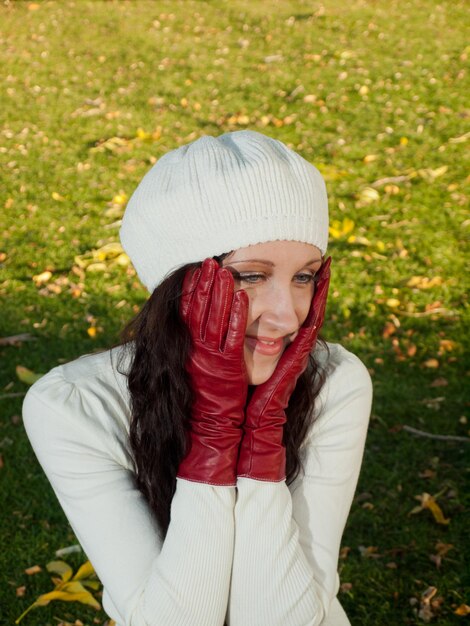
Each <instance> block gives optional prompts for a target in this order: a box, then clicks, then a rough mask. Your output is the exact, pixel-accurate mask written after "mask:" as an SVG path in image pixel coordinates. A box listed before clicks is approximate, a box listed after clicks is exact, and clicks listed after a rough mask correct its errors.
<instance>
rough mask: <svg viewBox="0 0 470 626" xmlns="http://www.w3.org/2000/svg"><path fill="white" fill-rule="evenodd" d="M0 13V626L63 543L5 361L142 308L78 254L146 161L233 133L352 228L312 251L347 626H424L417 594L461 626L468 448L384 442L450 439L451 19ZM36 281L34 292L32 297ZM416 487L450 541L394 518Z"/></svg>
mask: <svg viewBox="0 0 470 626" xmlns="http://www.w3.org/2000/svg"><path fill="white" fill-rule="evenodd" d="M0 14H1V23H2V26H1V39H2V47H1V52H0V55H1V56H0V59H1V63H0V67H1V70H0V71H1V72H2V84H3V85H4V88H5V89H4V92H3V96H2V113H3V118H4V121H5V124H4V129H3V131H2V146H3V147H2V148H1V152H0V157H1V160H2V163H3V168H2V174H1V176H2V184H1V189H0V193H1V200H0V202H1V206H2V216H3V220H2V221H3V225H2V235H3V237H2V239H3V244H2V245H3V248H2V249H1V250H0V253H2V256H1V257H0V263H1V267H0V272H1V277H0V293H1V295H2V300H3V301H2V317H1V324H2V327H1V330H0V336H3V337H6V336H10V335H16V334H19V333H24V332H28V333H30V334H31V335H33V336H34V337H35V339H36V340H35V341H31V342H23V343H20V344H17V345H14V346H3V347H0V356H1V359H0V376H1V390H0V396H1V399H0V402H1V421H0V429H1V430H0V453H1V455H2V460H3V467H2V468H1V469H0V481H1V493H2V511H3V514H2V516H1V519H0V537H1V541H2V545H3V546H4V548H3V550H2V552H1V554H0V571H1V574H0V580H1V584H0V606H1V607H2V616H1V617H0V623H2V624H13V623H14V619H15V618H17V617H18V616H19V615H20V614H21V613H22V611H23V610H24V609H25V608H26V607H27V606H28V605H29V604H30V603H31V602H32V601H33V600H34V599H35V598H36V597H37V595H39V594H40V593H44V592H46V591H49V590H50V589H51V584H50V579H49V576H48V575H47V574H46V573H44V571H42V572H41V573H39V574H37V575H34V576H27V575H26V574H25V573H24V570H25V569H26V568H27V567H29V566H31V565H34V564H39V565H41V566H42V567H43V569H44V566H45V564H46V563H47V562H48V561H50V560H52V559H53V558H54V552H55V550H57V549H58V548H61V547H64V546H67V545H70V544H71V543H75V538H74V536H73V533H72V531H71V530H70V528H69V527H68V524H67V522H66V520H65V517H64V515H63V513H62V511H61V510H60V508H59V507H58V504H57V502H56V499H55V496H54V494H53V492H52V490H51V489H50V487H49V484H48V482H47V480H46V479H45V477H44V476H43V474H42V472H41V470H40V468H39V466H38V464H37V462H36V460H35V458H34V456H33V454H32V452H31V449H30V446H29V443H28V441H27V439H26V436H25V433H24V430H23V428H22V425H21V419H20V418H19V417H18V416H20V414H21V397H13V398H10V397H5V394H11V393H23V392H24V391H25V390H26V385H25V384H24V383H21V382H20V381H19V380H18V378H17V376H16V372H15V368H16V366H18V365H22V366H25V367H28V368H30V369H32V370H34V371H37V372H46V371H48V370H49V369H50V368H51V367H53V366H55V365H56V364H58V363H62V362H64V361H68V360H70V359H73V358H75V357H77V356H79V355H80V354H84V353H86V352H91V351H94V350H97V349H100V348H105V347H107V346H109V345H111V344H112V343H113V342H114V341H115V340H116V337H117V333H118V331H119V329H120V328H121V327H122V326H123V325H124V323H125V322H126V321H127V320H128V319H129V318H130V317H132V315H133V314H134V312H135V311H136V310H137V309H138V307H139V306H140V305H141V304H142V303H143V302H144V300H145V298H146V293H145V291H144V290H143V288H142V287H141V286H140V285H139V283H138V282H137V279H136V277H135V275H134V274H133V272H132V270H131V269H130V268H128V267H127V268H126V267H121V266H117V265H113V264H112V263H110V262H108V261H106V262H105V265H106V267H105V270H104V271H101V272H100V271H98V272H92V271H91V270H86V271H85V270H80V269H79V268H78V266H77V261H76V259H75V257H76V256H78V255H87V254H88V253H90V251H91V250H93V249H97V248H99V247H100V246H102V245H104V244H105V243H108V242H114V241H116V240H117V232H118V226H117V224H116V222H117V220H118V219H119V215H120V213H121V212H122V201H121V200H120V199H119V198H117V199H116V196H118V195H119V194H120V195H129V194H130V193H131V192H132V190H133V189H134V188H135V186H136V184H137V182H138V181H139V179H140V178H141V177H142V175H143V174H144V173H145V172H146V171H147V170H148V168H149V167H150V165H151V163H153V162H154V160H155V159H156V158H158V157H159V156H161V155H162V154H164V153H165V152H166V151H167V150H168V149H171V148H174V147H177V146H178V145H181V144H182V143H186V142H187V141H190V140H191V139H193V138H196V137H198V136H200V135H202V134H220V133H222V132H225V131H228V130H234V129H238V128H245V127H249V128H253V129H256V130H260V131H261V132H265V133H267V134H270V135H272V136H274V137H276V138H279V139H281V140H282V141H284V142H286V143H288V144H289V145H291V146H292V147H294V148H295V149H297V150H298V151H299V152H300V153H301V154H303V155H304V156H305V157H306V158H307V159H309V160H311V161H312V162H314V163H315V164H316V165H317V166H318V167H319V168H320V169H322V171H323V172H324V175H325V178H326V180H327V185H328V190H329V196H330V209H331V217H332V219H334V220H338V221H339V222H340V224H339V230H340V231H341V229H342V228H344V227H345V226H346V224H345V222H344V220H345V219H346V218H347V219H351V220H353V222H354V227H353V230H352V231H351V232H350V233H349V234H344V235H340V236H337V237H332V240H331V243H330V252H331V254H332V256H333V262H334V265H333V269H334V274H333V280H332V291H331V293H332V297H331V299H330V308H329V318H328V321H327V325H326V330H325V334H326V336H327V338H328V339H329V340H331V341H337V342H341V343H342V344H343V345H345V346H346V347H347V348H349V349H350V350H352V351H353V352H355V353H356V354H358V355H359V356H360V357H361V358H362V360H363V361H364V362H365V363H366V365H367V366H368V367H369V369H370V371H371V373H372V376H373V380H374V388H375V399H374V407H373V415H372V420H371V426H370V432H369V437H368V441H367V447H366V452H365V458H364V465H363V471H362V474H361V478H360V483H359V486H358V490H357V495H356V499H355V502H354V505H353V508H352V511H351V516H350V518H349V521H348V525H347V528H346V531H345V535H344V538H343V557H344V558H342V559H341V560H340V569H341V581H342V583H343V586H342V588H341V592H340V599H341V602H342V604H343V605H344V607H345V609H346V611H347V613H348V615H349V616H350V619H351V622H352V624H353V625H358V626H359V625H360V626H368V625H370V626H377V625H387V626H389V625H397V626H398V625H403V624H406V625H411V624H422V623H424V617H423V616H421V617H420V616H419V615H418V611H419V608H420V602H421V600H422V596H423V594H424V593H425V592H426V590H427V589H428V588H429V587H435V588H437V592H436V594H435V596H434V598H433V602H434V605H433V606H432V607H431V609H432V611H431V612H432V614H433V617H432V620H431V621H432V623H436V624H439V625H440V626H450V625H453V624H459V623H462V620H463V619H464V618H463V617H459V616H458V615H456V614H455V610H456V609H457V607H459V606H460V605H462V604H464V603H467V604H469V597H468V595H467V596H466V595H465V594H466V593H467V594H468V589H469V577H468V573H467V572H468V568H466V567H465V566H464V553H465V551H466V550H467V551H468V526H467V527H466V525H465V521H466V520H465V512H464V511H465V505H466V500H468V487H467V489H466V486H467V485H468V483H466V476H467V475H468V470H467V465H466V458H465V455H466V454H467V459H468V449H469V446H468V443H463V442H456V441H440V440H433V439H429V438H416V437H414V436H413V435H411V434H410V433H408V432H406V431H404V430H402V428H401V427H402V426H403V425H404V424H406V425H409V426H413V427H415V428H418V429H421V430H425V431H428V432H432V433H437V434H445V435H449V436H460V437H468V423H467V417H468V416H467V414H466V411H467V410H468V398H466V396H465V388H466V387H468V381H467V382H466V379H468V371H469V365H468V360H466V355H468V343H467V342H468V330H467V329H468V324H469V319H468V317H469V316H468V303H467V296H466V293H467V287H468V285H467V278H466V277H467V275H468V274H466V271H465V262H466V258H465V255H464V253H463V250H464V246H465V243H467V242H468V228H469V220H468V213H466V202H467V189H466V185H468V178H466V177H467V174H468V172H467V169H466V164H465V159H464V148H465V140H466V138H468V135H464V133H465V128H464V126H465V122H466V121H467V120H468V116H469V111H468V109H466V108H465V101H464V94H465V93H468V91H469V89H468V70H466V69H465V65H466V63H467V61H468V56H469V54H470V50H469V48H468V46H467V43H466V40H465V34H466V33H465V23H466V15H467V7H466V5H465V3H464V2H457V1H456V2H450V1H442V2H437V1H435V0H416V1H415V2H398V1H396V0H388V1H387V2H385V1H384V0H377V1H376V2H374V3H371V2H365V1H358V0H352V1H348V2H346V1H345V0H336V1H333V0H324V1H323V2H322V3H320V2H313V3H312V2H307V1H305V2H302V1H300V0H296V1H288V0H279V1H277V2H274V1H273V0H269V1H266V2H259V3H253V2H248V1H247V0H245V1H242V0H232V2H226V1H224V0H222V1H220V2H210V1H208V2H203V1H196V0H186V1H184V2H183V1H179V2H178V1H172V2H168V1H166V2H165V1H162V2H158V3H155V2H147V1H142V0H136V1H135V2H126V1H122V2H112V1H108V2H105V1H101V0H96V1H94V2H87V1H85V0H83V1H82V0H75V2H66V1H64V2H54V1H50V2H37V3H33V2H20V1H18V2H15V1H14V0H10V1H4V2H3V3H2V7H1V8H0ZM139 129H141V130H139ZM116 137H117V138H119V141H117V142H116V141H114V143H113V141H111V142H110V141H108V140H110V139H112V138H116ZM445 168H447V169H445ZM390 177H392V178H393V180H392V181H390V182H388V183H387V182H380V181H381V180H382V179H384V178H390ZM397 177H398V178H397ZM374 183H376V184H375V186H374ZM368 188H372V189H375V191H376V192H377V194H375V195H371V192H370V191H365V192H364V190H367V189H368ZM113 199H114V200H113ZM351 235H353V236H354V237H355V239H351V238H350V236H351ZM46 270H49V271H50V272H51V273H52V276H51V278H50V279H49V281H47V282H45V283H43V284H38V281H34V280H32V277H33V276H37V275H39V274H41V273H42V272H44V271H46ZM413 277H415V283H416V280H417V281H418V282H417V284H416V285H415V286H410V283H409V281H410V279H412V278H413ZM416 277H426V278H427V279H429V280H430V281H431V282H429V280H428V282H426V281H424V280H423V279H419V278H418V279H416ZM432 279H434V280H432ZM412 284H413V283H411V285H412ZM90 328H91V329H95V330H94V331H93V330H91V331H90V330H89V329H90ZM93 333H94V336H92V335H93ZM390 333H392V334H390ZM466 401H467V403H466ZM425 492H426V493H430V494H434V495H436V494H437V501H438V503H439V505H440V506H441V508H442V510H443V512H444V515H445V516H446V517H447V518H449V519H450V523H449V524H448V525H442V524H438V523H436V521H435V520H434V518H433V516H432V514H431V512H430V511H429V510H424V511H422V512H421V513H418V514H415V515H410V514H409V513H410V511H411V509H413V507H415V506H416V505H417V504H418V502H417V500H416V499H415V496H417V495H420V494H423V493H425ZM443 544H445V545H447V546H449V545H451V546H452V547H451V548H449V549H448V551H447V553H446V554H444V555H443V556H442V558H441V562H440V564H439V561H438V559H436V557H435V556H432V555H438V554H439V551H440V552H441V553H442V552H443V551H445V548H442V545H443ZM430 557H432V558H430ZM69 560H70V562H71V563H72V564H74V565H78V564H79V563H80V562H81V561H82V560H83V556H80V555H75V557H73V558H71V559H69ZM438 565H439V566H438ZM21 586H26V589H25V595H24V596H21V597H17V595H16V589H17V588H18V587H21ZM77 619H80V620H81V621H82V622H83V623H84V624H87V625H88V624H93V623H103V622H104V621H105V619H106V618H105V615H104V613H99V614H96V613H95V612H94V611H92V610H91V609H87V608H85V607H82V605H79V604H75V603H73V604H67V605H66V604H64V603H52V604H51V605H49V606H48V607H45V608H41V609H38V610H36V611H33V612H32V613H30V614H29V615H28V616H27V617H26V618H25V621H24V624H25V626H48V625H53V624H57V623H58V622H60V621H62V622H66V621H68V622H70V623H73V622H74V621H75V620H77Z"/></svg>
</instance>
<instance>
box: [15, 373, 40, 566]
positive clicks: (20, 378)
mask: <svg viewBox="0 0 470 626" xmlns="http://www.w3.org/2000/svg"><path fill="white" fill-rule="evenodd" d="M18 367H21V366H18ZM18 367H17V368H16V369H17V370H18ZM22 369H26V368H24V367H23V368H22ZM28 371H29V370H28ZM20 380H21V378H20ZM39 572H42V568H41V567H39V565H33V566H32V567H28V568H27V569H25V571H24V573H25V574H28V576H32V575H33V574H38V573H39Z"/></svg>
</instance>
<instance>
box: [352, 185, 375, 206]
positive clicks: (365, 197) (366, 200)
mask: <svg viewBox="0 0 470 626" xmlns="http://www.w3.org/2000/svg"><path fill="white" fill-rule="evenodd" d="M357 199H358V200H359V202H361V203H362V204H372V203H373V202H377V200H380V194H379V192H378V191H377V189H374V188H373V187H365V188H364V189H361V191H360V192H359V193H358V194H357Z"/></svg>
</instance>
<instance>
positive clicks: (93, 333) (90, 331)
mask: <svg viewBox="0 0 470 626" xmlns="http://www.w3.org/2000/svg"><path fill="white" fill-rule="evenodd" d="M87 333H88V335H89V336H90V337H92V338H94V337H96V326H90V328H87Z"/></svg>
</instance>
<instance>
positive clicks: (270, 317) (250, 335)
mask: <svg viewBox="0 0 470 626" xmlns="http://www.w3.org/2000/svg"><path fill="white" fill-rule="evenodd" d="M321 264H322V257H321V252H320V250H319V249H318V248H316V247H315V246H312V245H311V244H308V243H300V242H298V241H270V242H268V243H259V244H256V245H254V246H248V247H247V248H240V249H239V250H235V251H234V252H232V253H230V254H229V255H228V256H227V257H225V259H224V260H223V261H222V266H223V267H227V268H230V269H231V271H232V273H233V274H234V278H235V290H236V291H238V290H239V289H244V290H245V291H246V293H247V294H248V297H249V310H248V323H247V329H246V334H245V364H246V369H247V372H248V381H249V384H250V385H260V384H261V383H264V382H265V381H266V380H268V378H270V376H271V374H272V373H273V372H274V370H275V368H276V365H277V362H278V361H279V359H280V357H281V354H282V353H283V351H284V349H285V348H286V346H287V345H288V344H289V343H290V342H291V341H293V340H294V339H295V337H296V335H297V332H298V330H299V328H300V326H302V324H303V322H304V320H305V318H306V317H307V314H308V311H309V309H310V303H311V301H312V297H313V292H314V283H313V277H314V276H315V273H316V272H317V271H318V270H319V269H320V266H321Z"/></svg>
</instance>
